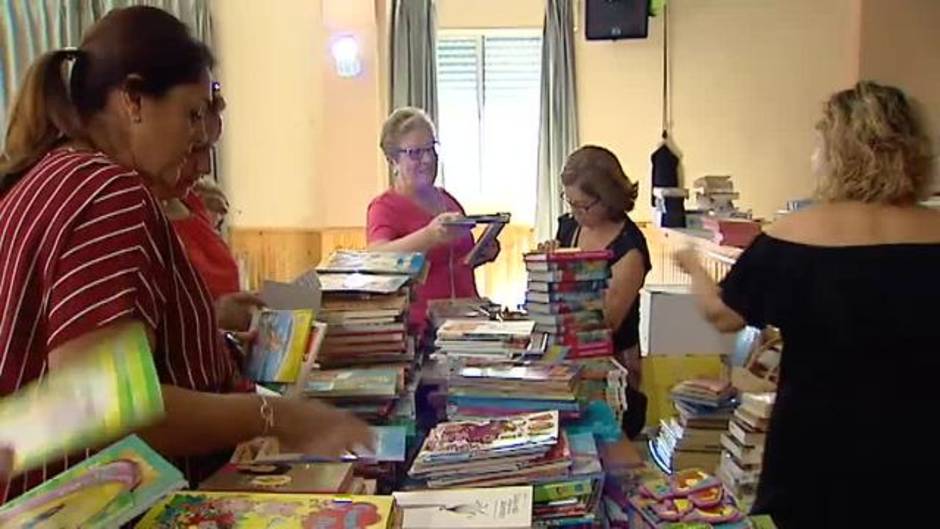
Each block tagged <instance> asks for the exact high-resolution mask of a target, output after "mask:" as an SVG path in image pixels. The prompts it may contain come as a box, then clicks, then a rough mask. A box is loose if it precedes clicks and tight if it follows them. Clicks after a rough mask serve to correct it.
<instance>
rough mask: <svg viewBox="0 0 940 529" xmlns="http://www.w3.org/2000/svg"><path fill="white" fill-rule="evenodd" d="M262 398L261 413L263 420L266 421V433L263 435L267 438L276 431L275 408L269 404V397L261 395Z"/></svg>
mask: <svg viewBox="0 0 940 529" xmlns="http://www.w3.org/2000/svg"><path fill="white" fill-rule="evenodd" d="M260 397H261V408H260V409H259V411H260V412H261V420H263V421H264V433H263V434H262V435H264V436H267V435H268V434H269V433H271V431H272V430H274V407H273V406H271V403H270V402H268V398H267V397H265V396H264V395H260Z"/></svg>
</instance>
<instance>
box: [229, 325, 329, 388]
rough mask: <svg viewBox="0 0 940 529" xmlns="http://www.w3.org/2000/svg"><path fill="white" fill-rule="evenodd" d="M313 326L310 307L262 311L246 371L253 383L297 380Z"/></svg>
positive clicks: (286, 382) (256, 326)
mask: <svg viewBox="0 0 940 529" xmlns="http://www.w3.org/2000/svg"><path fill="white" fill-rule="evenodd" d="M312 325H313V311H312V310H270V309H265V310H262V311H261V312H260V313H259V314H258V315H257V318H256V323H255V325H254V328H255V329H257V331H258V337H257V339H256V340H255V343H254V346H253V347H252V349H251V353H250V354H249V355H248V362H247V365H246V366H245V372H246V374H247V375H248V377H249V378H251V379H252V380H254V381H255V382H277V383H284V384H290V383H294V382H296V381H297V377H298V375H299V374H300V369H301V366H302V364H303V359H304V355H305V354H306V352H307V346H308V345H309V341H310V333H311V328H312Z"/></svg>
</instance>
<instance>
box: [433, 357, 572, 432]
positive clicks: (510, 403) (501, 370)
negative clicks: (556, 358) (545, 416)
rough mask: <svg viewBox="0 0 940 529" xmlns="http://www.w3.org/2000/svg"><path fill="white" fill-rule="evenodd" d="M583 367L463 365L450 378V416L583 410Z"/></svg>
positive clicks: (566, 415) (567, 413)
mask: <svg viewBox="0 0 940 529" xmlns="http://www.w3.org/2000/svg"><path fill="white" fill-rule="evenodd" d="M580 382H581V367H580V366H578V365H573V364H544V363H532V362H525V363H503V364H487V365H482V366H475V365H466V364H465V365H460V366H458V367H457V368H456V369H455V370H454V373H453V375H452V376H451V377H450V380H449V382H448V399H447V400H448V402H447V417H448V418H449V419H450V420H468V419H482V418H493V417H505V416H510V415H520V414H526V413H535V412H540V411H550V410H557V411H558V412H559V414H560V416H561V418H563V419H568V418H570V419H576V418H578V417H579V416H580V414H581V405H580V403H579V402H578V400H577V396H578V390H579V386H580Z"/></svg>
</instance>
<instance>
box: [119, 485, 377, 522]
mask: <svg viewBox="0 0 940 529" xmlns="http://www.w3.org/2000/svg"><path fill="white" fill-rule="evenodd" d="M392 506H393V499H392V497H391V496H335V495H326V494H323V495H320V494H263V493H244V492H178V493H176V494H174V495H173V496H170V497H169V498H167V499H166V500H164V501H163V502H161V503H160V504H159V505H157V506H156V507H154V508H153V509H152V510H151V511H150V512H149V513H147V516H145V517H144V519H143V520H141V521H140V523H139V524H137V529H179V528H183V527H186V528H189V527H216V528H221V527H226V528H229V529H256V528H266V527H272V528H273V527H277V528H278V529H309V528H313V527H329V528H343V529H388V527H389V526H390V521H391V516H392Z"/></svg>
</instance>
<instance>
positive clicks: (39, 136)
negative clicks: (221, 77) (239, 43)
mask: <svg viewBox="0 0 940 529" xmlns="http://www.w3.org/2000/svg"><path fill="white" fill-rule="evenodd" d="M67 61H71V62H72V68H71V75H70V76H69V82H68V83H66V81H65V69H66V62H67ZM214 62H215V61H214V58H213V57H212V53H211V52H210V51H209V49H208V48H207V47H206V45H205V44H203V43H201V42H199V41H197V40H195V39H194V38H193V37H192V36H190V34H189V30H188V28H187V27H186V25H185V24H183V23H182V22H180V21H179V20H177V19H176V18H175V17H174V16H173V15H171V14H169V13H167V12H166V11H162V10H160V9H157V8H154V7H147V6H134V7H128V8H123V9H115V10H112V11H110V12H109V13H108V14H107V15H105V16H104V18H102V19H101V20H99V21H98V22H97V23H96V24H95V25H94V26H92V27H91V28H90V29H89V30H88V32H87V33H86V34H85V37H84V39H82V44H81V46H80V47H79V48H77V49H70V50H57V51H52V52H48V53H45V54H43V55H42V56H40V57H39V58H38V59H37V60H36V61H35V62H33V64H32V65H31V66H30V67H29V70H28V71H27V72H26V77H25V78H24V80H23V83H22V85H21V86H20V89H19V91H18V93H17V95H16V98H15V102H14V104H13V107H12V111H11V115H10V121H9V124H8V126H7V135H6V144H5V145H4V148H3V155H2V157H0V195H2V194H3V193H4V191H5V190H7V189H9V188H10V187H12V186H13V184H15V183H16V181H17V180H18V179H19V177H20V176H22V175H23V173H25V172H26V171H28V170H29V168H30V167H32V166H33V165H34V164H35V163H36V162H37V161H39V159H40V158H41V157H42V156H43V155H44V154H45V153H46V152H48V151H49V150H50V149H52V148H54V147H55V146H56V145H57V144H59V143H62V142H63V141H65V140H67V139H69V138H81V137H82V134H83V133H82V125H83V123H85V122H86V121H87V120H88V119H89V118H90V117H92V116H94V115H95V114H96V113H98V112H99V111H101V110H102V109H103V108H104V107H105V105H106V103H107V100H108V94H109V93H110V92H111V91H112V90H113V89H115V88H119V87H120V88H123V89H125V90H128V91H133V92H135V93H137V94H142V95H147V96H151V97H161V96H163V95H165V94H166V93H167V92H168V91H169V90H170V89H171V88H173V87H174V86H178V85H181V84H188V83H195V82H197V81H198V80H199V78H200V76H202V75H203V73H204V72H205V71H206V69H208V68H211V67H212V66H213V64H214ZM132 76H133V77H132Z"/></svg>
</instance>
